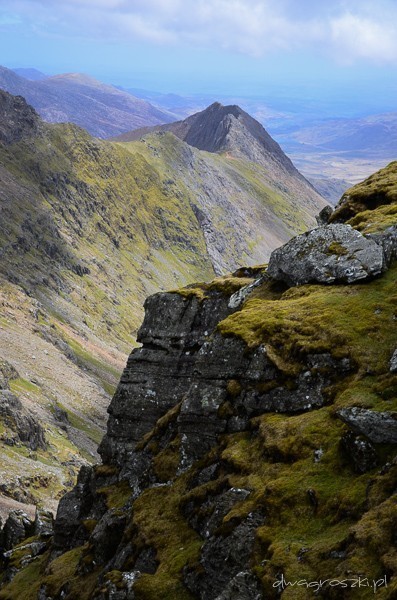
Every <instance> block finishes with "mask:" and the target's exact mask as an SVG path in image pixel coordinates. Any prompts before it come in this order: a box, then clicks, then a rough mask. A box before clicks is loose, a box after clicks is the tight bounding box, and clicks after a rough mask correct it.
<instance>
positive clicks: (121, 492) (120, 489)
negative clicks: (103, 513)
mask: <svg viewBox="0 0 397 600" xmlns="http://www.w3.org/2000/svg"><path fill="white" fill-rule="evenodd" d="M97 493H98V494H102V495H104V496H105V498H106V505H107V507H108V508H109V509H114V510H119V509H121V508H123V507H124V506H125V505H126V503H127V502H128V501H129V499H130V497H131V488H130V486H129V485H128V483H127V481H120V482H118V483H115V484H113V485H109V486H105V487H102V488H99V489H98V490H97Z"/></svg>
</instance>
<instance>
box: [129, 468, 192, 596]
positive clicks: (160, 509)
mask: <svg viewBox="0 0 397 600" xmlns="http://www.w3.org/2000/svg"><path fill="white" fill-rule="evenodd" d="M185 491H186V476H182V477H180V478H178V480H177V482H176V483H175V484H174V485H173V486H172V487H171V488H169V487H164V488H153V489H150V490H146V491H144V492H143V494H142V495H141V496H140V497H139V498H138V499H137V500H136V501H135V503H134V513H133V523H134V525H136V526H137V527H138V528H139V533H140V536H141V537H142V539H143V541H144V543H145V544H147V545H148V546H153V547H154V548H155V549H156V555H157V559H158V560H159V561H160V564H159V567H158V569H157V571H156V573H155V574H154V575H148V574H143V575H142V577H140V578H139V579H138V581H137V583H136V584H135V586H134V591H135V594H136V598H137V600H151V599H152V598H155V597H156V596H157V597H159V598H162V599H164V600H174V599H176V598H178V600H191V599H192V596H191V594H190V593H189V592H188V591H187V589H186V588H185V586H184V585H183V584H182V581H181V579H182V568H183V567H184V566H185V565H186V564H189V563H191V562H194V561H195V560H197V559H198V556H199V550H200V547H201V545H202V540H201V538H200V537H199V535H198V534H197V533H196V532H195V531H193V529H192V528H191V527H190V526H189V525H188V524H187V523H186V521H185V519H184V518H183V516H182V514H181V513H180V508H179V503H180V498H181V495H182V494H183V493H184V492H185Z"/></svg>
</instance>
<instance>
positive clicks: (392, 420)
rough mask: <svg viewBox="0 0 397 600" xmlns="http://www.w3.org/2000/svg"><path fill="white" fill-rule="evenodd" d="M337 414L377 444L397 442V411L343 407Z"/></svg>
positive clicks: (354, 429) (356, 430)
mask: <svg viewBox="0 0 397 600" xmlns="http://www.w3.org/2000/svg"><path fill="white" fill-rule="evenodd" d="M336 414H337V416H338V417H339V418H340V419H341V420H342V421H343V422H344V423H346V424H347V425H349V427H351V428H352V429H353V431H355V432H356V433H358V434H361V435H364V436H365V437H366V438H367V439H369V441H370V442H373V443H375V444H397V412H389V411H386V412H375V411H373V410H368V409H366V408H357V407H353V408H342V409H341V410H339V411H338V412H337V413H336Z"/></svg>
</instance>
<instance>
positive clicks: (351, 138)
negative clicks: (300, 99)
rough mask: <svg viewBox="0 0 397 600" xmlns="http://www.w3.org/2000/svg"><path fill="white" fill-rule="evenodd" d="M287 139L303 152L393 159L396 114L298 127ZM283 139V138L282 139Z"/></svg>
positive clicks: (333, 120) (328, 121) (329, 120)
mask: <svg viewBox="0 0 397 600" xmlns="http://www.w3.org/2000/svg"><path fill="white" fill-rule="evenodd" d="M288 137H289V139H290V140H293V141H295V142H297V143H299V144H304V145H305V146H306V147H307V148H306V150H307V151H309V150H313V149H314V148H317V149H320V150H323V151H343V152H344V153H346V154H347V155H349V156H353V157H354V156H365V157H375V156H377V157H385V158H389V157H392V156H393V155H394V153H395V148H396V144H397V113H386V114H379V115H369V116H367V117H364V118H360V119H327V120H325V121H320V122H318V123H316V124H314V125H312V126H309V127H301V128H300V129H299V130H297V131H296V132H294V133H293V134H289V136H288ZM281 139H283V136H281Z"/></svg>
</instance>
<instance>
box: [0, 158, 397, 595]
mask: <svg viewBox="0 0 397 600" xmlns="http://www.w3.org/2000/svg"><path fill="white" fill-rule="evenodd" d="M396 175H397V163H392V164H390V165H389V166H388V167H387V168H386V169H384V170H383V171H382V172H380V173H377V174H375V175H374V176H372V177H371V178H369V179H368V180H367V181H365V182H363V183H362V184H361V185H359V186H357V187H354V188H351V189H350V190H349V191H348V192H347V193H346V195H345V196H344V197H343V198H342V200H341V202H340V204H339V205H338V206H337V208H336V210H335V212H334V213H333V214H332V215H331V217H330V220H329V222H328V223H326V224H324V225H322V226H320V227H318V228H316V229H314V230H312V231H310V232H306V233H304V234H301V235H299V236H297V237H295V238H293V239H292V240H290V241H289V242H287V243H286V244H285V245H284V246H282V247H280V248H278V249H276V250H275V251H274V252H273V253H272V255H271V257H270V261H269V266H268V268H267V269H266V267H263V266H262V267H257V268H246V269H239V270H238V271H237V272H235V273H234V274H233V275H230V276H226V277H222V278H217V279H215V280H214V281H213V282H212V283H209V284H197V285H196V286H188V287H185V288H182V289H179V290H174V291H172V292H168V293H158V294H155V295H153V296H151V297H150V298H148V299H147V301H146V303H145V311H146V312H145V319H144V322H143V324H142V326H141V328H140V331H139V337H138V339H139V341H140V342H141V344H142V346H141V347H140V348H138V349H135V350H134V351H133V352H132V353H131V355H130V357H129V360H128V363H127V366H126V368H125V370H124V372H123V375H122V377H121V380H120V383H119V386H118V388H117V391H116V394H115V395H114V397H113V400H112V403H111V405H110V407H109V420H108V427H107V434H106V436H105V438H104V439H103V440H102V442H101V444H100V447H99V452H100V454H101V458H102V464H100V465H97V466H95V467H90V468H89V467H84V468H83V469H82V470H81V471H80V475H79V479H78V485H77V486H76V487H75V488H74V489H73V490H72V491H71V492H70V493H69V494H67V495H66V496H64V498H63V499H62V501H61V503H60V506H59V510H58V514H57V518H56V521H55V526H54V534H53V536H51V531H50V530H51V524H50V523H48V516H47V521H45V522H44V521H43V514H42V513H40V514H39V518H36V522H35V524H33V523H32V522H30V521H29V520H28V519H26V518H23V517H22V516H21V515H19V516H18V515H14V517H13V520H11V521H10V522H9V523H8V524H6V526H5V528H4V529H3V533H2V536H3V537H2V543H3V547H4V549H5V550H6V551H7V552H6V555H5V559H4V563H3V572H4V576H3V577H4V579H3V585H2V590H1V591H0V599H1V600H16V599H17V598H21V597H23V598H24V599H26V600H36V599H37V598H40V600H49V599H50V598H51V599H52V600H58V599H59V600H60V599H61V598H63V599H64V600H75V599H76V600H77V599H78V600H89V599H90V600H91V599H92V600H93V599H95V600H105V599H109V598H118V600H131V599H132V598H134V599H135V600H152V599H153V598H157V597H158V598H162V600H194V599H198V600H236V599H237V598H238V599H239V600H262V599H263V600H264V599H265V598H266V599H274V600H275V599H276V598H280V597H281V598H282V599H283V600H284V599H291V598H293V599H298V600H305V599H308V598H314V597H322V598H326V599H329V600H334V599H336V598H341V599H346V600H347V599H349V600H350V599H352V600H356V599H357V600H358V599H360V600H361V599H364V600H366V599H369V598H372V597H373V596H374V592H376V594H377V597H379V598H381V599H384V600H392V599H393V598H395V595H396V591H397V564H396V560H395V557H396V540H395V535H394V531H395V523H396V519H397V509H396V502H395V489H396V485H397V464H396V458H395V457H396V444H397V426H396V422H397V421H396V415H397V411H396V408H397V405H396V400H397V398H396V389H397V335H396V329H395V325H394V323H395V320H396V294H395V283H396V276H397V267H396V265H397V263H396V260H397V234H396V230H397V221H396V214H397V213H396V207H397V205H396V202H397V193H396V192H397V186H396ZM355 227H357V228H358V229H359V230H360V231H362V232H363V233H364V234H365V235H363V234H361V233H360V231H359V230H358V229H355ZM367 232H368V234H367ZM23 519H25V520H23ZM13 524H14V525H13ZM16 524H18V526H16ZM28 535H29V536H31V537H30V538H29V539H28V540H23V538H24V537H26V536H28ZM13 544H14V545H15V544H17V545H16V546H15V547H14V548H12V546H13ZM18 544H19V545H18ZM33 557H34V558H33ZM10 579H11V580H12V581H11V582H10V581H9V580H10ZM298 581H299V582H300V583H299V586H298V584H297V582H298ZM359 581H361V583H362V585H360V586H359V585H358V582H359ZM287 582H290V584H289V585H288V583H287ZM294 582H295V583H294Z"/></svg>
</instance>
